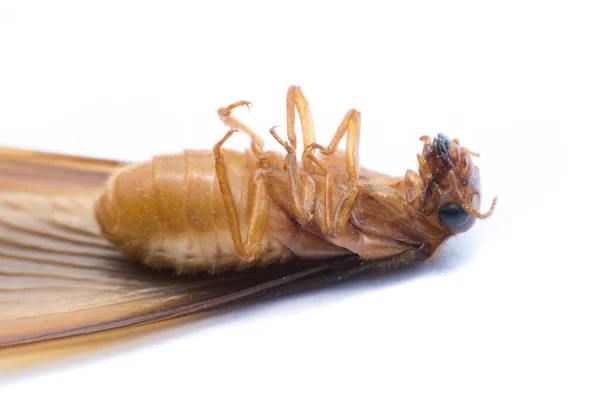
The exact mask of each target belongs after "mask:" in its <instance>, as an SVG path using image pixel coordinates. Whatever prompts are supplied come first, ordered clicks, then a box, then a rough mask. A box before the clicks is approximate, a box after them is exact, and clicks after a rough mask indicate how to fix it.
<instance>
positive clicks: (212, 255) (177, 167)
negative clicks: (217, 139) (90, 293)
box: [96, 150, 289, 272]
mask: <svg viewBox="0 0 600 400" xmlns="http://www.w3.org/2000/svg"><path fill="white" fill-rule="evenodd" d="M224 159H225V165H226V166H227V170H228V175H229V180H230V185H231V190H232V194H233V197H234V203H235V206H236V209H237V212H238V216H239V220H240V224H241V232H242V237H243V238H244V239H245V234H246V232H247V219H248V218H247V217H248V207H249V204H248V199H249V198H250V197H251V196H249V195H250V194H251V193H252V191H253V190H254V185H253V183H252V177H253V176H254V173H255V171H256V168H257V166H256V161H255V159H254V158H253V156H252V155H251V154H248V153H238V152H234V151H224ZM96 216H97V219H98V222H99V223H100V226H101V227H102V230H103V232H104V234H105V236H106V237H107V238H108V239H109V240H111V241H112V242H113V243H115V244H116V245H117V246H118V247H119V248H120V249H121V250H123V251H124V252H125V253H127V254H129V255H131V256H134V257H135V258H138V259H140V260H142V261H143V262H144V263H145V264H150V265H152V266H165V267H171V268H175V269H178V270H180V271H184V270H185V271H186V272H189V271H190V270H205V271H209V272H217V271H219V270H223V269H236V268H238V269H239V268H244V267H248V266H250V265H249V264H243V263H241V262H240V260H239V258H238V257H237V254H236V251H235V247H234V245H233V240H232V238H231V231H230V227H229V223H228V220H227V215H226V213H225V208H224V204H223V199H222V197H221V191H220V188H219V183H218V181H217V179H216V174H215V167H214V157H213V153H212V152H210V151H194V150H187V151H185V152H183V153H180V154H175V155H164V156H158V157H155V158H154V159H152V160H151V161H149V162H145V163H141V164H136V165H132V166H128V167H126V168H124V169H123V170H121V171H120V172H119V173H117V174H116V175H115V176H113V177H112V178H111V180H109V182H108V184H107V187H106V191H105V192H104V194H103V195H102V196H101V198H100V199H99V201H98V204H97V207H96ZM287 256H289V251H288V250H287V248H286V247H285V246H283V245H281V244H280V243H278V242H277V241H275V240H274V239H273V238H272V237H271V236H270V235H269V234H268V232H267V233H266V234H265V237H264V238H263V245H262V251H261V254H260V255H259V259H258V260H257V262H259V263H267V262H271V261H274V260H276V259H281V258H284V257H287Z"/></svg>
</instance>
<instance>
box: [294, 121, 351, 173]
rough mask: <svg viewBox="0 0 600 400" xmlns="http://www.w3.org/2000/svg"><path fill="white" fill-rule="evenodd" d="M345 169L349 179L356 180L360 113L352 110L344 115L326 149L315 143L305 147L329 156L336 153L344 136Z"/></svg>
mask: <svg viewBox="0 0 600 400" xmlns="http://www.w3.org/2000/svg"><path fill="white" fill-rule="evenodd" d="M346 134H347V136H346V169H347V171H348V175H350V178H351V179H357V178H358V169H359V165H358V158H359V157H358V146H359V142H360V113H359V112H358V111H356V110H355V109H352V110H350V111H348V112H347V113H346V116H345V117H344V119H343V120H342V122H341V123H340V126H338V128H337V130H336V131H335V135H333V139H331V142H330V143H329V145H328V146H327V147H323V146H321V145H319V144H317V143H312V144H310V145H308V146H305V153H306V147H311V148H317V149H319V150H320V151H321V154H324V155H329V154H333V153H335V152H336V151H337V148H338V146H339V144H340V142H341V141H342V139H343V137H344V135H346Z"/></svg>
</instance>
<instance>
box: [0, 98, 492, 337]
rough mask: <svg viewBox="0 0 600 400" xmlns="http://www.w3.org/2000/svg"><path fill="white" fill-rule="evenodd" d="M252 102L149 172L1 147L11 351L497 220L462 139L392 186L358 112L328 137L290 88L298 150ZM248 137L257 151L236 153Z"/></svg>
mask: <svg viewBox="0 0 600 400" xmlns="http://www.w3.org/2000/svg"><path fill="white" fill-rule="evenodd" d="M249 105H250V103H249V102H247V101H238V102H235V103H233V104H231V105H229V106H228V107H224V108H221V109H219V110H218V115H219V117H220V118H221V120H222V121H223V122H224V124H225V126H226V127H227V133H226V134H225V135H224V136H223V138H222V139H221V140H219V141H218V142H217V143H216V144H215V146H214V147H213V148H212V150H186V151H184V152H183V153H180V154H172V155H160V156H156V157H154V158H153V159H152V160H150V161H148V162H143V163H139V164H122V163H117V162H111V161H106V160H97V159H85V158H78V157H70V156H62V155H56V154H47V153H35V152H28V151H23V150H14V149H2V151H0V171H2V175H1V176H0V275H1V276H0V346H2V345H4V346H6V345H14V344H22V343H29V342H35V341H40V340H47V339H55V338H61V337H67V336H74V335H78V334H83V333H92V332H98V331H104V330H109V329H114V328H119V327H125V326H130V325H136V324H142V323H149V322H156V321H161V320H165V319H171V318H175V317H179V316H183V315H189V314H193V313H197V312H200V311H205V310H208V309H212V308H215V307H220V306H223V305H226V304H230V303H232V302H233V301H237V300H239V299H242V298H249V297H253V296H257V295H260V294H264V293H265V292H267V291H269V290H273V289H279V288H284V287H286V286H289V285H290V284H292V283H294V284H299V285H301V284H303V283H306V282H313V281H314V280H315V279H317V280H321V281H327V280H330V279H332V278H334V279H337V280H339V279H341V278H343V277H348V276H350V275H352V274H353V273H354V272H357V271H362V270H365V269H367V268H377V267H380V266H383V265H386V266H390V265H392V266H393V265H406V264H410V263H412V262H414V261H416V260H423V259H426V258H428V257H429V256H431V255H432V254H434V253H435V251H436V249H438V247H439V246H440V245H441V244H442V243H444V242H445V241H446V240H447V239H448V238H449V237H451V236H453V235H455V234H458V233H462V232H465V231H467V230H468V229H469V228H470V227H471V226H472V225H473V224H474V222H475V221H476V220H477V219H485V218H488V217H489V216H490V215H492V212H493V210H494V207H495V205H496V198H494V199H493V201H492V204H491V207H490V208H489V210H488V211H486V212H481V211H480V197H481V189H480V179H479V169H478V168H477V166H475V165H474V163H473V161H472V158H473V157H478V154H476V153H474V152H472V151H470V150H468V149H467V148H465V147H463V146H462V145H461V144H460V143H459V141H458V140H456V139H454V140H450V139H449V138H447V137H446V136H445V135H443V134H438V135H437V136H435V137H433V138H431V137H421V138H420V139H421V141H423V150H422V153H421V154H419V155H417V160H418V171H416V172H415V171H412V170H408V172H407V173H406V174H405V175H404V176H402V177H392V176H388V175H384V174H380V173H377V172H374V171H370V170H367V169H361V168H360V165H359V139H360V121H361V114H360V113H359V112H358V111H357V110H355V109H352V110H350V111H348V112H347V113H346V115H345V117H344V118H343V120H342V122H341V123H340V125H339V126H338V128H337V130H336V131H335V133H334V135H333V139H332V140H331V141H330V142H329V143H328V144H327V145H325V144H322V143H319V142H317V141H316V138H315V133H314V127H313V121H312V117H311V114H310V109H309V106H308V102H307V100H306V98H305V97H304V94H303V93H302V91H301V90H300V88H299V87H297V86H291V87H290V88H289V89H288V92H287V101H286V109H287V130H286V135H285V136H286V138H283V137H282V135H281V134H280V133H279V132H278V128H277V127H274V128H271V129H270V131H269V133H270V136H271V137H272V140H275V141H276V143H278V144H279V145H280V146H281V148H282V149H283V151H282V152H274V151H266V150H265V149H264V145H265V142H264V141H263V139H262V138H261V137H260V136H259V135H258V134H256V133H255V132H254V131H252V130H251V129H250V128H248V127H247V126H246V125H245V124H243V123H242V122H240V121H239V120H238V119H237V118H236V117H234V116H232V112H233V111H234V110H235V109H236V108H238V107H242V106H249ZM297 116H298V117H299V121H300V127H301V133H300V135H298V134H297V132H296V124H295V122H296V121H295V120H296V117H297ZM233 135H245V136H247V137H248V139H249V144H250V145H249V149H248V150H247V151H245V152H237V151H233V150H228V149H226V148H224V145H225V144H226V143H227V141H228V140H229V139H230V138H231V137H232V136H233ZM299 137H301V138H302V139H303V140H302V145H301V146H300V145H299V143H298V138H299ZM343 140H345V141H346V146H345V147H346V148H345V150H340V149H338V147H339V145H340V143H341V142H342V141H343ZM147 267H151V268H147ZM160 269H162V270H163V271H160ZM174 272H175V273H174ZM3 289H6V290H3ZM66 298H68V299H69V301H65V299H66Z"/></svg>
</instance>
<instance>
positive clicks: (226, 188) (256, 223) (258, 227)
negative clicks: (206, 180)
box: [213, 129, 269, 262]
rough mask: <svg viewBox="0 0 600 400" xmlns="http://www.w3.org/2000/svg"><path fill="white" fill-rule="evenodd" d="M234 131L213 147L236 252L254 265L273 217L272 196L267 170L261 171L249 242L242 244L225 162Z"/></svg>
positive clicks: (251, 216)
mask: <svg viewBox="0 0 600 400" xmlns="http://www.w3.org/2000/svg"><path fill="white" fill-rule="evenodd" d="M234 132H236V131H235V130H234V129H231V130H229V131H228V132H227V133H226V134H225V136H224V137H223V139H221V140H220V141H219V142H218V143H217V144H216V145H215V146H214V147H213V153H214V156H215V169H216V173H217V180H218V181H219V187H220V189H221V196H222V197H223V203H224V204H225V212H226V213H227V221H228V222H229V229H230V231H231V236H232V239H233V244H234V246H235V250H236V252H237V254H238V257H239V258H240V259H241V260H242V261H246V262H250V261H252V260H254V259H255V258H256V255H257V254H258V252H259V251H260V243H261V241H262V238H263V235H264V233H265V225H266V223H267V218H268V215H269V212H268V211H269V196H268V194H267V190H266V187H265V184H264V180H263V176H262V172H263V170H262V169H259V170H258V171H257V173H256V175H255V176H254V184H255V191H254V196H253V197H252V202H251V203H250V219H249V224H248V235H247V236H246V240H245V242H244V243H242V234H241V228H240V220H239V217H238V213H237V209H236V207H235V202H234V201H233V194H232V192H231V186H230V185H229V176H228V175H227V168H226V166H225V163H224V161H223V154H222V153H221V147H222V146H223V144H224V143H225V142H226V141H227V140H228V139H229V138H230V137H231V135H233V133H234Z"/></svg>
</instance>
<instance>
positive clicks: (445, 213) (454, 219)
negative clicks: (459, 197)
mask: <svg viewBox="0 0 600 400" xmlns="http://www.w3.org/2000/svg"><path fill="white" fill-rule="evenodd" d="M438 219H439V220H440V223H441V224H442V225H444V226H445V227H446V228H459V227H461V226H463V225H464V224H466V223H467V221H468V220H469V213H468V212H467V211H466V210H465V209H464V208H463V207H462V206H461V205H460V204H446V205H445V206H442V207H440V209H439V210H438Z"/></svg>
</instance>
